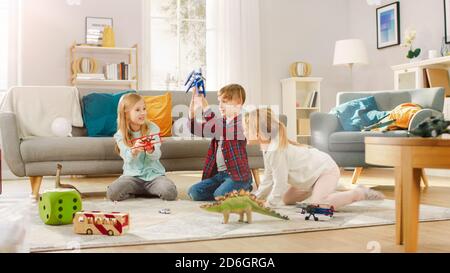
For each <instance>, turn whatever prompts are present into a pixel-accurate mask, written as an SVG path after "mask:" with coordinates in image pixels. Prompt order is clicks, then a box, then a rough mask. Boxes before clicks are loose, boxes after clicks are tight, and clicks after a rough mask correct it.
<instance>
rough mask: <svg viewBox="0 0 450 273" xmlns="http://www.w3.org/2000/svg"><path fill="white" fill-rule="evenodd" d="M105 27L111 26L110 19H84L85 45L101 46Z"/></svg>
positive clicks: (111, 20)
mask: <svg viewBox="0 0 450 273" xmlns="http://www.w3.org/2000/svg"><path fill="white" fill-rule="evenodd" d="M105 26H111V27H112V26H113V19H112V18H104V17H86V44H88V45H92V46H101V45H102V41H103V30H104V29H105Z"/></svg>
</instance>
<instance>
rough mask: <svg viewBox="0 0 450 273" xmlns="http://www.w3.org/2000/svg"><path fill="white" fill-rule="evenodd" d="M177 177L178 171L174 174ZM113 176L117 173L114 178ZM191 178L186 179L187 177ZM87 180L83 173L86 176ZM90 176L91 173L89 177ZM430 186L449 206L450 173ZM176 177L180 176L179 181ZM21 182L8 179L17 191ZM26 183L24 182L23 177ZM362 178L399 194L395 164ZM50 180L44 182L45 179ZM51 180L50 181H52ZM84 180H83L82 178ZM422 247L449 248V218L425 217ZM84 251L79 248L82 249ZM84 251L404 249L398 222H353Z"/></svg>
mask: <svg viewBox="0 0 450 273" xmlns="http://www.w3.org/2000/svg"><path fill="white" fill-rule="evenodd" d="M342 174H343V175H342V179H341V181H340V188H349V187H351V184H350V179H351V172H349V171H343V172H342ZM169 176H171V175H169ZM173 176H174V177H173V179H174V180H176V179H175V178H176V176H177V175H173ZM198 176H199V174H194V175H191V177H190V178H189V177H188V178H186V176H184V177H183V181H184V182H185V183H191V182H192V181H196V180H197V179H198ZM111 179H113V178H111ZM111 179H105V178H96V179H92V178H91V179H89V180H90V184H91V185H93V184H95V185H96V187H100V186H101V185H105V184H107V183H110V181H111ZM186 179H187V180H191V181H185V180H186ZM82 180H83V179H82ZM84 180H86V179H84ZM429 180H430V185H431V186H430V187H429V188H428V189H422V198H421V203H422V204H430V205H436V206H443V207H449V208H450V198H449V197H450V179H449V178H444V177H429ZM176 182H177V181H176ZM18 183H19V182H17V181H15V182H9V183H8V182H6V183H5V191H4V193H6V192H7V189H8V188H9V189H10V190H12V191H14V186H17V184H18ZM21 183H23V182H21ZM359 183H361V184H364V185H368V186H375V189H377V190H380V191H382V192H383V193H385V195H386V196H387V197H388V198H389V199H393V196H394V187H393V184H394V180H393V171H392V170H390V169H370V170H364V171H363V173H362V175H361V177H360V180H359ZM44 184H45V183H44ZM48 184H49V185H51V181H48ZM83 184H84V183H83ZM419 231H420V237H419V248H418V251H419V252H450V221H440V222H431V223H421V224H420V227H419ZM78 251H79V250H78ZM81 252H228V253H230V252H231V253H233V252H366V253H368V252H403V248H402V247H401V246H397V245H395V226H394V225H389V226H379V227H366V228H353V229H345V230H332V231H317V232H308V233H296V234H288V235H275V236H260V237H251V238H238V239H224V240H214V241H200V242H190V243H173V244H156V245H143V246H130V247H110V248H95V249H86V250H81Z"/></svg>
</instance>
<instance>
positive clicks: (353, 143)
mask: <svg viewBox="0 0 450 273" xmlns="http://www.w3.org/2000/svg"><path fill="white" fill-rule="evenodd" d="M368 96H374V97H375V100H376V102H377V106H378V108H379V110H382V111H390V110H392V109H394V108H395V107H396V106H397V105H399V104H402V103H406V102H413V103H417V104H419V105H421V106H422V107H423V108H425V109H427V110H425V111H422V112H421V113H420V115H419V113H418V114H416V116H415V117H414V120H413V121H412V123H414V125H417V124H418V123H419V122H420V121H422V120H423V119H425V118H426V117H429V116H431V115H437V114H438V115H441V114H442V111H443V107H444V99H445V92H444V89H443V88H429V89H416V90H400V91H378V92H341V93H338V94H337V105H340V104H342V103H345V102H348V101H351V100H354V99H359V98H364V97H368ZM367 136H383V137H407V136H408V133H407V131H392V132H386V133H381V132H354V131H351V132H349V131H343V129H342V126H341V124H340V123H339V120H338V118H337V117H336V115H334V114H328V113H313V114H311V144H312V146H314V147H316V148H318V149H319V150H321V151H324V152H326V153H328V154H329V155H331V157H332V158H333V159H334V160H335V161H336V162H337V164H338V165H339V166H340V167H368V166H369V165H368V164H366V162H365V154H364V150H365V146H364V138H365V137H367ZM356 179H357V177H356ZM353 182H355V180H354V181H353Z"/></svg>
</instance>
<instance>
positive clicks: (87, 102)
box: [83, 90, 136, 137]
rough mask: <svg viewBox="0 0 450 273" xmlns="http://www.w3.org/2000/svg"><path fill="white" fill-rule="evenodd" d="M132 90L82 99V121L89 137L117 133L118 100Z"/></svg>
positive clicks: (99, 94) (132, 91)
mask: <svg viewBox="0 0 450 273" xmlns="http://www.w3.org/2000/svg"><path fill="white" fill-rule="evenodd" d="M135 92H136V91H134V90H126V91H121V92H119V93H115V94H107V93H91V94H89V95H86V96H84V97H83V121H84V124H85V126H86V129H87V135H88V136H90V137H104V136H113V135H114V133H116V131H117V106H118V105H119V100H120V98H121V97H122V96H123V95H125V94H128V93H135Z"/></svg>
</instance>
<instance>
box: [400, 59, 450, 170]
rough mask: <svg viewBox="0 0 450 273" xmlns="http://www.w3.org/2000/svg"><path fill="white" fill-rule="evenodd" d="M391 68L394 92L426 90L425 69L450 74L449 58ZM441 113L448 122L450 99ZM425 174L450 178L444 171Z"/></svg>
mask: <svg viewBox="0 0 450 273" xmlns="http://www.w3.org/2000/svg"><path fill="white" fill-rule="evenodd" d="M391 68H392V70H393V71H394V88H395V90H400V89H415V88H426V87H428V86H427V78H426V71H425V69H427V68H443V69H447V70H449V72H450V56H445V57H439V58H434V59H428V60H423V61H418V62H411V63H405V64H400V65H394V66H392V67H391ZM443 113H444V116H445V119H446V120H450V97H446V98H445V102H444V111H443ZM426 173H427V175H436V176H444V177H450V171H449V170H444V169H442V170H439V169H426Z"/></svg>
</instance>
